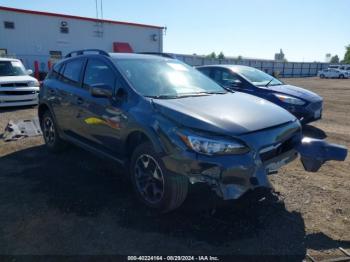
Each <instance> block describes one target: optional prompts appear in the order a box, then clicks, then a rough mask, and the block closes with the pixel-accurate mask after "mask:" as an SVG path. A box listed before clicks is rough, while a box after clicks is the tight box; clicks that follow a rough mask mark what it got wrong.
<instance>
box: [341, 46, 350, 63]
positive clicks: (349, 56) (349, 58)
mask: <svg viewBox="0 0 350 262" xmlns="http://www.w3.org/2000/svg"><path fill="white" fill-rule="evenodd" d="M345 48H346V52H345V56H344V60H343V62H344V63H345V64H350V45H348V46H346V47H345Z"/></svg>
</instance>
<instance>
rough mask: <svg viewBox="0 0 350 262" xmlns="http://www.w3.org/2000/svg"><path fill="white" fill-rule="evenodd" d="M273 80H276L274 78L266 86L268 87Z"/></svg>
mask: <svg viewBox="0 0 350 262" xmlns="http://www.w3.org/2000/svg"><path fill="white" fill-rule="evenodd" d="M273 80H274V78H272V79H271V80H270V81H269V82H268V83H267V84H266V85H265V86H266V87H268V86H269V85H270V84H271V82H272V81H273Z"/></svg>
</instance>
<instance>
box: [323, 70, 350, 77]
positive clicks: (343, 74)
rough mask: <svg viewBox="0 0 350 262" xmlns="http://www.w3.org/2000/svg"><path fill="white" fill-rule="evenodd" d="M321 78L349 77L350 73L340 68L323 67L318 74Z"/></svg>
mask: <svg viewBox="0 0 350 262" xmlns="http://www.w3.org/2000/svg"><path fill="white" fill-rule="evenodd" d="M317 75H318V76H319V77H320V78H349V77H350V73H349V72H347V71H344V70H340V69H334V68H328V69H323V70H321V71H319V72H318V74H317Z"/></svg>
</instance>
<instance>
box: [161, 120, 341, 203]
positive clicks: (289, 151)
mask: <svg viewBox="0 0 350 262" xmlns="http://www.w3.org/2000/svg"><path fill="white" fill-rule="evenodd" d="M241 138H243V139H244V141H245V142H247V141H249V143H250V148H255V150H252V151H250V152H249V153H246V154H242V155H226V156H225V155H221V156H207V155H200V154H197V153H194V152H189V151H181V152H177V153H176V154H175V155H174V154H171V155H166V156H164V157H163V161H164V163H165V165H166V168H167V169H168V170H169V171H170V172H173V173H176V174H183V175H186V176H187V177H188V178H189V181H190V182H191V183H192V184H194V183H206V184H208V185H209V186H210V187H211V188H212V189H213V190H214V191H215V192H216V193H217V194H218V195H219V196H220V197H222V198H223V199H224V200H229V199H237V198H239V197H240V196H242V195H243V194H244V193H245V192H247V191H249V190H253V189H255V188H258V187H272V185H271V184H270V182H269V179H268V175H270V174H275V173H277V171H278V170H279V169H280V168H281V167H282V166H284V165H286V164H288V163H290V162H292V161H294V160H295V159H296V158H298V157H300V159H301V161H302V163H303V165H304V168H305V170H306V171H308V172H317V171H318V170H319V168H320V167H321V166H322V164H323V163H325V162H326V161H329V160H337V161H344V160H345V158H346V155H347V149H346V148H345V147H343V146H339V145H334V144H329V143H327V142H326V141H323V140H318V139H311V138H302V135H301V132H300V126H299V124H298V123H293V124H289V125H285V126H280V127H277V128H274V129H270V130H264V131H260V132H256V133H252V134H247V135H245V136H241Z"/></svg>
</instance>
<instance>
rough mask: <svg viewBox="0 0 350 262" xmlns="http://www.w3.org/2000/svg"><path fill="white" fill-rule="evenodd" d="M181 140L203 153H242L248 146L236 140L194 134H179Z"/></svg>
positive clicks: (247, 149)
mask: <svg viewBox="0 0 350 262" xmlns="http://www.w3.org/2000/svg"><path fill="white" fill-rule="evenodd" d="M180 138H181V139H182V141H183V142H184V143H185V144H186V145H187V146H188V147H189V148H190V149H192V150H193V151H195V152H197V153H200V154H205V155H232V154H244V153H247V152H248V151H249V148H248V147H247V146H245V145H244V144H243V143H241V142H239V141H237V140H227V141H225V140H214V139H209V138H205V137H199V136H194V135H183V134H180Z"/></svg>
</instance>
